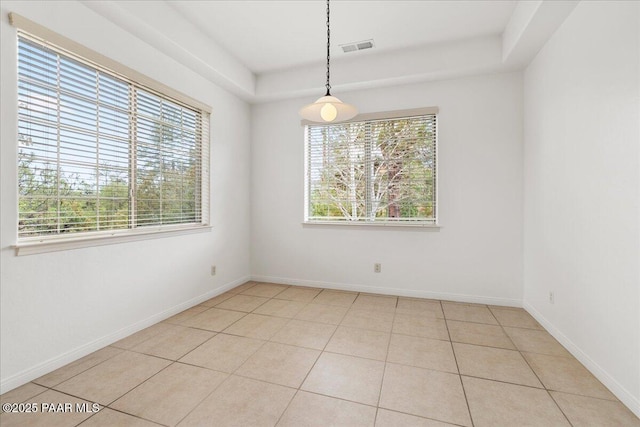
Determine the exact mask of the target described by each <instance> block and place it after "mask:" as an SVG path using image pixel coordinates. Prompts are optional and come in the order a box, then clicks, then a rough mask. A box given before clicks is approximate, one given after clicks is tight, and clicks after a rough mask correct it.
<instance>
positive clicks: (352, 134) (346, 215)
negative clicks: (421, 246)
mask: <svg viewBox="0 0 640 427" xmlns="http://www.w3.org/2000/svg"><path fill="white" fill-rule="evenodd" d="M431 110H432V111H436V110H435V109H431ZM390 115H392V116H394V117H393V118H372V119H364V120H358V121H354V122H349V123H341V124H331V125H311V124H310V125H307V127H306V191H307V197H306V218H305V220H306V221H307V222H326V221H333V222H348V223H395V224H400V223H411V224H421V225H424V224H436V223H437V215H436V212H437V209H436V208H437V206H436V135H437V132H436V117H437V116H436V114H435V112H434V113H427V114H424V113H422V114H417V115H416V114H411V113H406V115H403V114H395V115H393V114H390ZM398 116H399V117H398Z"/></svg>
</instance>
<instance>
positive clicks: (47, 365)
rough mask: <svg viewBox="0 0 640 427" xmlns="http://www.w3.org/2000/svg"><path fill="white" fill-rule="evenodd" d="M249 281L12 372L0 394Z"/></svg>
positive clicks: (232, 284) (231, 284)
mask: <svg viewBox="0 0 640 427" xmlns="http://www.w3.org/2000/svg"><path fill="white" fill-rule="evenodd" d="M248 280H249V276H245V277H241V278H240V279H237V280H234V281H232V282H229V283H227V284H225V285H222V286H220V287H217V288H216V289H213V290H211V291H209V292H206V293H204V294H202V295H200V296H197V297H195V298H191V299H190V300H188V301H185V302H183V303H180V304H178V305H175V306H173V307H171V308H169V309H167V310H164V311H163V312H161V313H158V314H154V315H153V316H150V317H147V318H146V319H144V320H141V321H139V322H136V323H134V324H132V325H129V326H126V327H124V328H122V329H119V330H117V331H115V332H113V333H111V334H108V335H105V336H103V337H101V338H98V339H96V340H94V341H91V342H89V343H86V344H84V345H81V346H80V347H76V348H75V349H73V350H70V351H68V352H66V353H63V354H61V355H59V356H56V357H53V358H51V359H49V360H47V361H45V362H42V363H40V364H38V365H36V366H34V367H32V368H28V369H25V370H23V371H21V372H18V373H17V374H14V375H12V376H10V377H8V378H4V379H2V381H0V394H2V393H6V392H8V391H9V390H13V389H14V388H16V387H19V386H21V385H23V384H26V383H28V382H29V381H31V380H34V379H36V378H39V377H41V376H43V375H46V374H48V373H49V372H52V371H54V370H56V369H58V368H61V367H62V366H64V365H66V364H68V363H71V362H74V361H76V360H78V359H80V358H81V357H84V356H86V355H88V354H91V353H93V352H94V351H97V350H100V349H101V348H103V347H106V346H108V345H110V344H113V343H114V342H116V341H118V340H121V339H122V338H126V337H128V336H129V335H131V334H133V333H135V332H138V331H141V330H142V329H144V328H147V327H149V326H151V325H154V324H156V323H158V322H161V321H163V320H165V319H168V318H169V317H171V316H173V315H174V314H178V313H180V312H181V311H184V310H186V309H188V308H191V307H193V306H195V305H198V304H200V303H201V302H204V301H206V300H208V299H210V298H213V297H215V296H217V295H220V294H222V293H224V292H226V291H228V290H229V289H233V288H235V287H236V286H238V285H241V284H243V283H245V282H247V281H248Z"/></svg>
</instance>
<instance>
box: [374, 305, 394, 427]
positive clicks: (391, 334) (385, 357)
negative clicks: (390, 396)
mask: <svg viewBox="0 0 640 427" xmlns="http://www.w3.org/2000/svg"><path fill="white" fill-rule="evenodd" d="M399 301H400V299H399V298H398V297H396V306H395V309H394V310H393V318H392V319H391V331H389V342H387V351H386V353H385V356H384V365H382V378H381V380H380V392H379V393H378V403H377V405H376V415H375V418H374V420H373V423H374V424H375V423H376V421H377V420H378V413H379V412H380V400H381V399H382V387H383V386H384V376H385V374H386V373H387V363H389V362H388V360H389V349H390V348H391V339H392V338H393V326H394V324H395V322H396V314H397V312H398V302H399Z"/></svg>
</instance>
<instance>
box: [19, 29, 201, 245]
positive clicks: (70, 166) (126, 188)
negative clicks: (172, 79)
mask: <svg viewBox="0 0 640 427" xmlns="http://www.w3.org/2000/svg"><path fill="white" fill-rule="evenodd" d="M208 123H209V114H208V113H207V112H204V111H202V110H199V109H197V108H193V107H190V106H188V105H185V104H183V103H181V102H179V101H176V100H175V99H172V98H170V97H168V96H165V95H162V94H161V93H158V92H157V91H154V90H153V89H150V88H148V87H146V86H143V85H140V84H138V83H136V82H135V81H132V80H129V79H127V78H126V77H124V76H121V75H119V74H117V73H114V72H112V71H110V70H108V69H105V68H103V67H101V66H99V65H97V64H95V63H92V62H90V61H88V60H85V59H83V58H80V57H78V56H76V55H74V54H72V53H70V52H67V51H64V50H62V49H57V48H56V47H55V46H52V45H50V44H48V43H45V42H43V41H42V40H40V39H38V38H36V37H33V36H30V35H29V34H27V33H24V32H22V31H19V32H18V166H19V167H18V172H19V181H18V186H19V210H18V211H19V216H18V219H19V227H18V237H19V238H21V239H28V238H30V237H38V238H41V237H43V236H63V235H66V234H75V235H77V233H80V232H100V231H105V230H107V231H108V230H111V231H113V230H131V229H135V228H139V227H152V226H157V227H160V228H161V227H165V226H170V225H176V224H183V225H188V224H191V225H194V226H196V225H203V224H207V222H208V202H209V199H208V182H209V173H208V164H209V148H208V147H209V124H208Z"/></svg>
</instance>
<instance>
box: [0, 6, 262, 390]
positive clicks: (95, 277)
mask: <svg viewBox="0 0 640 427" xmlns="http://www.w3.org/2000/svg"><path fill="white" fill-rule="evenodd" d="M10 11H14V12H17V13H19V14H21V15H23V16H25V17H27V18H29V19H31V20H33V21H36V22H38V23H40V24H42V25H45V26H47V27H49V28H50V29H52V30H54V31H56V32H58V33H61V34H63V35H65V36H67V37H69V38H71V39H73V40H76V41H79V42H81V43H83V44H85V45H86V46H87V47H89V48H91V49H94V50H96V51H98V52H100V53H103V54H104V55H107V56H109V57H111V58H112V59H115V60H117V61H120V62H121V63H123V64H125V65H127V66H129V67H131V68H134V69H136V70H137V71H139V72H142V73H143V74H146V75H147V76H149V77H151V78H153V79H155V80H158V81H160V82H161V83H164V84H166V85H169V86H171V87H173V88H175V89H177V90H179V91H181V92H183V93H185V94H187V95H189V96H191V97H193V98H196V99H198V100H200V101H202V102H205V103H207V104H209V105H211V106H212V107H213V114H212V131H211V133H212V141H213V142H212V160H211V170H212V189H211V194H212V218H213V225H214V229H213V231H212V232H209V233H200V234H191V235H185V236H179V237H169V238H160V239H154V240H146V241H140V242H135V243H123V244H117V245H110V246H101V247H94V248H86V249H78V250H72V251H64V252H55V253H48V254H41V255H29V256H21V257H16V256H15V255H14V251H13V250H12V249H11V248H10V246H11V245H12V244H14V243H15V239H16V224H17V215H16V211H17V208H16V206H17V203H16V197H17V194H16V193H17V184H16V176H17V172H16V147H17V144H16V140H17V138H16V132H17V121H16V120H17V119H16V115H17V112H16V104H17V101H16V100H17V95H16V42H15V29H14V28H13V27H11V26H10V25H9V24H8V20H7V13H8V12H10ZM1 14H2V18H1V19H2V22H1V24H0V31H1V33H0V34H1V37H0V42H1V49H2V50H1V59H2V64H1V67H2V68H1V76H2V79H1V90H0V92H1V106H2V110H1V117H0V123H1V127H2V128H1V142H2V143H1V151H0V159H1V160H0V161H1V174H0V181H1V188H0V190H1V193H0V201H1V211H0V214H1V219H0V230H1V237H0V271H1V273H0V274H1V276H0V279H1V281H0V283H1V285H0V301H1V303H0V304H1V305H0V313H1V318H0V325H1V326H0V327H1V329H0V340H1V346H0V348H1V354H0V356H1V357H0V361H1V365H0V372H1V378H2V382H1V389H2V392H4V391H7V390H8V389H10V388H13V387H15V386H17V385H20V384H21V383H24V382H26V381H28V380H31V379H33V378H35V377H37V376H39V375H41V374H44V373H46V372H48V371H50V370H52V369H54V368H57V367H59V366H61V365H63V364H66V363H68V362H70V361H71V360H73V359H76V358H78V357H80V356H82V355H84V354H86V353H88V352H90V351H93V350H95V349H97V348H99V347H102V346H104V345H106V344H109V343H110V342H112V341H115V340H116V339H118V338H120V337H122V336H125V335H127V334H129V333H131V332H134V331H135V330H137V329H140V328H142V327H144V326H148V325H149V324H151V323H155V322H156V321H159V320H161V319H162V318H163V317H167V316H168V315H169V314H172V313H173V312H176V311H177V310H179V309H181V308H186V307H187V306H188V305H190V304H194V303H196V302H197V301H198V300H200V299H202V298H204V297H205V295H206V294H208V295H211V294H214V293H216V292H219V291H220V290H221V289H222V288H225V287H228V286H231V285H234V284H237V283H240V282H243V281H245V280H246V279H248V277H249V274H250V263H249V225H250V221H249V213H248V212H249V202H250V199H249V189H250V188H249V175H250V174H249V162H250V158H249V152H250V150H249V143H250V131H249V128H250V118H251V116H250V108H249V106H248V104H246V103H245V102H243V101H240V100H239V99H238V98H236V97H235V96H233V95H230V94H229V93H228V92H225V91H224V90H222V89H220V88H219V87H217V86H215V85H213V84H211V83H210V82H208V81H206V80H205V79H204V78H202V77H200V76H198V75H197V74H195V73H193V72H191V71H189V70H188V69H187V68H185V67H184V66H182V65H181V64H180V63H178V62H176V61H175V60H173V59H171V58H169V57H167V56H165V55H163V54H161V53H159V52H158V51H156V50H154V49H153V48H151V47H150V46H149V45H146V44H144V43H143V42H141V41H140V40H139V39H136V38H134V37H132V36H131V35H130V34H128V33H126V32H124V31H123V30H121V29H120V28H119V27H117V26H115V25H113V24H112V23H110V22H108V21H107V20H105V19H103V18H101V17H100V16H99V15H97V14H95V13H94V12H92V11H91V10H89V9H88V8H86V7H85V6H83V5H82V4H81V3H77V2H47V1H42V2H12V1H3V2H2V5H1ZM213 263H215V264H216V265H217V275H216V276H215V277H211V276H210V275H209V272H210V266H211V264H213Z"/></svg>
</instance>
